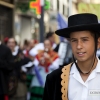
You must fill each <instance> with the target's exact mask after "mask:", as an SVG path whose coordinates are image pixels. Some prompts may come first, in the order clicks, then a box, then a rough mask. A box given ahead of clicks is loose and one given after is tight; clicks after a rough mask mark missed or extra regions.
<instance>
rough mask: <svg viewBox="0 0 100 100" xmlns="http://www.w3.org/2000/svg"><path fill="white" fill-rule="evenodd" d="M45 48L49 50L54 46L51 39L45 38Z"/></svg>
mask: <svg viewBox="0 0 100 100" xmlns="http://www.w3.org/2000/svg"><path fill="white" fill-rule="evenodd" d="M44 48H45V50H47V51H49V50H50V49H51V48H52V46H51V43H50V41H49V40H45V41H44Z"/></svg>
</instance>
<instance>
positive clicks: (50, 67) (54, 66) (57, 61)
mask: <svg viewBox="0 0 100 100" xmlns="http://www.w3.org/2000/svg"><path fill="white" fill-rule="evenodd" d="M57 68H59V58H57V59H56V60H55V61H54V62H53V63H52V64H51V65H50V66H49V69H54V70H55V69H57Z"/></svg>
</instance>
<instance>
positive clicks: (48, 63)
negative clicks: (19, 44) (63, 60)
mask: <svg viewBox="0 0 100 100" xmlns="http://www.w3.org/2000/svg"><path fill="white" fill-rule="evenodd" d="M44 53H45V52H44V51H40V53H38V54H37V55H36V58H37V59H38V61H39V65H40V66H43V67H45V70H46V72H48V67H49V66H50V65H51V62H50V60H49V59H46V58H45V59H44V63H42V62H41V57H43V56H44ZM48 54H49V55H50V59H52V61H55V60H56V59H57V58H59V56H58V54H57V53H56V52H54V51H49V52H48Z"/></svg>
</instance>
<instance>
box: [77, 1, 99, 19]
mask: <svg viewBox="0 0 100 100" xmlns="http://www.w3.org/2000/svg"><path fill="white" fill-rule="evenodd" d="M78 12H79V13H93V14H96V15H97V16H98V19H100V4H86V3H79V4H78Z"/></svg>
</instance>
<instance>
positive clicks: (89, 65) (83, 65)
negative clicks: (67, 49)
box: [77, 58, 98, 73]
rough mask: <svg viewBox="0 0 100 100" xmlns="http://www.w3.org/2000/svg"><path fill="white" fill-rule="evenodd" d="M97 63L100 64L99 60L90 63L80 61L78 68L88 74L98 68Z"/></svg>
mask: <svg viewBox="0 0 100 100" xmlns="http://www.w3.org/2000/svg"><path fill="white" fill-rule="evenodd" d="M97 62H98V60H97V58H95V61H94V59H93V60H89V61H85V62H79V61H78V62H77V64H78V67H79V68H80V70H81V71H82V72H84V73H87V72H89V71H90V70H91V71H92V70H93V69H94V68H95V67H96V65H97ZM91 68H92V69H91Z"/></svg>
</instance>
